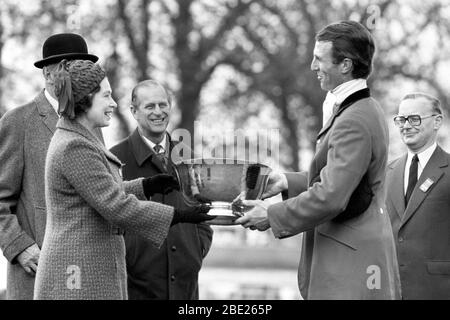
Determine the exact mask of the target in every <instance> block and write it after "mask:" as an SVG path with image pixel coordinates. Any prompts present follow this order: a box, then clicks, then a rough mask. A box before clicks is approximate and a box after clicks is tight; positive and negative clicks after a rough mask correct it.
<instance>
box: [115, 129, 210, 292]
mask: <svg viewBox="0 0 450 320" xmlns="http://www.w3.org/2000/svg"><path fill="white" fill-rule="evenodd" d="M167 138H168V145H169V146H170V147H169V150H167V151H168V153H170V152H171V151H172V149H173V147H174V145H175V143H174V142H172V140H171V137H170V136H169V135H167ZM166 149H167V148H166ZM111 152H112V153H113V154H115V155H116V156H117V157H118V158H119V159H120V160H121V161H122V162H123V163H124V164H125V165H124V167H123V178H124V180H132V179H136V178H139V177H150V176H154V175H156V174H160V173H172V172H171V165H163V164H162V163H161V160H160V159H159V158H158V157H157V156H156V154H155V153H154V151H153V150H151V148H150V147H149V146H148V145H147V144H146V143H145V142H144V141H143V138H142V137H141V135H140V134H139V132H138V130H137V129H136V130H135V131H134V132H133V133H132V134H131V135H130V136H129V137H128V138H127V139H125V140H124V141H122V142H120V143H119V144H117V145H116V146H114V147H112V148H111ZM167 155H168V157H167V158H168V159H169V161H172V160H173V158H172V157H169V154H167ZM174 156H175V157H176V156H177V155H174ZM152 201H158V202H162V203H165V204H167V205H171V206H174V207H178V208H182V207H184V202H183V200H182V197H181V195H180V193H179V192H177V191H174V192H171V193H169V194H167V195H164V196H163V195H161V194H156V195H155V196H153V197H152ZM212 235H213V232H212V229H211V227H209V226H208V225H206V224H197V225H195V224H189V223H179V224H176V225H175V226H172V227H171V228H170V231H169V234H168V236H167V239H166V240H165V241H164V243H163V245H162V246H161V248H159V249H157V248H154V247H153V246H152V245H151V243H149V242H148V241H147V240H146V239H145V238H143V237H141V236H139V235H138V234H136V233H133V232H126V233H125V235H124V237H125V245H126V251H127V256H126V261H127V272H128V295H129V298H130V299H183V300H190V299H198V273H199V271H200V267H201V265H202V261H203V258H204V257H205V256H206V254H207V253H208V251H209V248H210V247H211V241H212Z"/></svg>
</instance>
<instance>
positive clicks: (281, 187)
mask: <svg viewBox="0 0 450 320" xmlns="http://www.w3.org/2000/svg"><path fill="white" fill-rule="evenodd" d="M287 189H288V182H287V178H286V176H285V175H284V174H283V173H280V172H274V171H272V172H271V173H270V174H269V180H268V182H267V186H266V188H265V190H264V193H263V194H262V196H261V198H262V199H266V198H270V197H273V196H276V195H277V194H279V193H280V192H282V191H285V190H287Z"/></svg>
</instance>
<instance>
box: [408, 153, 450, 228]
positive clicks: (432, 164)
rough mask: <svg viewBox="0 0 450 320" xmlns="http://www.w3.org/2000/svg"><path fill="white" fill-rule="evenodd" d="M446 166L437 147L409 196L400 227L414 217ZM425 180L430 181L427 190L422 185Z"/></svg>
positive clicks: (444, 159) (445, 160)
mask: <svg viewBox="0 0 450 320" xmlns="http://www.w3.org/2000/svg"><path fill="white" fill-rule="evenodd" d="M447 166H448V161H447V159H446V157H445V155H444V153H443V151H442V149H441V148H440V147H439V146H438V147H437V148H436V150H435V151H434V153H433V155H432V156H431V158H430V160H429V161H428V163H427V165H426V166H425V168H424V169H423V172H422V174H421V175H420V178H419V180H418V181H417V184H416V186H415V188H414V190H413V193H412V194H411V198H410V201H409V203H408V206H407V207H406V211H405V214H404V215H403V220H402V226H403V225H404V224H405V223H406V222H407V221H408V220H409V219H410V218H411V217H412V216H413V215H414V213H415V212H416V211H417V209H418V208H419V206H420V205H421V203H422V202H423V201H424V200H425V198H426V197H427V196H428V194H429V193H430V191H431V190H432V189H433V188H434V186H435V185H436V184H437V183H438V181H439V179H440V178H441V177H442V175H443V174H444V171H443V170H442V168H444V167H447ZM427 180H430V181H432V184H431V185H430V186H429V187H428V188H423V187H422V185H424V182H425V181H427ZM422 189H424V190H422Z"/></svg>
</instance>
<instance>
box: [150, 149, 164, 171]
mask: <svg viewBox="0 0 450 320" xmlns="http://www.w3.org/2000/svg"><path fill="white" fill-rule="evenodd" d="M153 150H155V153H156V156H157V157H158V159H159V160H160V161H161V163H162V165H163V167H164V170H166V171H167V163H166V157H165V153H164V151H163V147H162V146H161V145H160V144H156V145H155V146H154V147H153Z"/></svg>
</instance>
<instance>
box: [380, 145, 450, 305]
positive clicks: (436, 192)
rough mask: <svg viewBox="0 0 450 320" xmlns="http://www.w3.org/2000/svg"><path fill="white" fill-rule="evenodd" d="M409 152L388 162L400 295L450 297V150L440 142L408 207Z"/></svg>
mask: <svg viewBox="0 0 450 320" xmlns="http://www.w3.org/2000/svg"><path fill="white" fill-rule="evenodd" d="M406 157H407V155H406V154H405V155H404V156H402V157H400V158H399V159H396V160H394V161H393V162H392V163H390V164H389V166H388V172H387V180H386V181H387V188H388V193H387V198H386V205H387V208H388V212H389V216H390V218H391V221H392V229H393V232H394V237H395V241H396V245H397V256H398V263H399V268H400V280H401V285H402V296H403V299H450V166H449V164H450V155H449V154H448V153H446V152H445V151H443V150H442V149H441V148H440V147H439V146H438V147H437V148H436V150H435V151H434V153H433V155H432V156H431V158H430V160H429V161H428V163H427V165H426V166H425V168H424V169H423V172H422V174H421V175H420V177H419V179H418V181H417V184H416V186H415V188H414V190H413V193H412V194H411V198H410V200H409V203H408V206H407V207H406V208H405V203H404V198H405V197H404V192H403V190H404V189H403V185H404V180H403V178H404V170H405V164H406ZM428 182H431V184H430V183H428Z"/></svg>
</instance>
